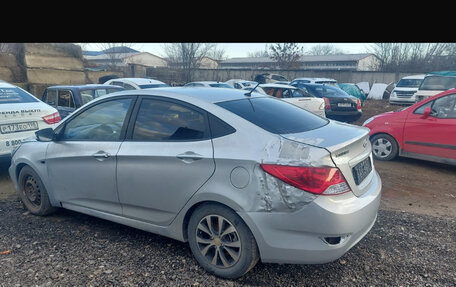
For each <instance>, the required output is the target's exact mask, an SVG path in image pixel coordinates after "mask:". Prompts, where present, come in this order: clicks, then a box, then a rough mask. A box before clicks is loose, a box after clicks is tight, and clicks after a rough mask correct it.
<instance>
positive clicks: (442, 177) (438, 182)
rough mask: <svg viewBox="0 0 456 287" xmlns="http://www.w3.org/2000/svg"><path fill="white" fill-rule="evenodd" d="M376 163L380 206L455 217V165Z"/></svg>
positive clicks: (0, 163) (2, 173)
mask: <svg viewBox="0 0 456 287" xmlns="http://www.w3.org/2000/svg"><path fill="white" fill-rule="evenodd" d="M402 107H403V106H398V105H390V104H389V103H388V101H387V100H382V101H375V100H367V101H366V102H365V104H364V106H363V116H362V117H361V118H360V119H359V120H357V121H356V122H354V123H353V124H356V125H362V123H363V122H364V121H365V120H366V119H368V118H369V117H371V116H373V115H376V114H379V113H382V112H387V111H392V110H397V109H399V108H402ZM8 166H9V161H7V160H2V159H0V201H1V200H14V199H17V195H16V192H15V190H14V187H13V184H12V182H11V180H10V179H9V176H8ZM374 166H375V168H376V169H377V171H378V173H379V174H380V177H381V179H382V183H383V188H382V204H381V208H383V209H389V210H397V211H404V212H411V213H417V214H426V215H433V216H451V217H456V188H455V187H456V166H450V165H445V164H438V163H432V162H428V161H423V160H416V159H408V158H397V159H395V160H394V161H390V162H383V161H377V160H376V161H375V162H374Z"/></svg>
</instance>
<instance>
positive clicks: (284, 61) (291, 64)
mask: <svg viewBox="0 0 456 287" xmlns="http://www.w3.org/2000/svg"><path fill="white" fill-rule="evenodd" d="M303 50H304V49H303V47H302V46H299V45H298V44H297V43H276V44H272V45H271V46H269V57H270V58H271V59H273V60H275V61H277V65H278V66H279V67H280V68H282V69H291V68H298V67H299V59H300V58H301V57H302V55H303V53H304V52H303Z"/></svg>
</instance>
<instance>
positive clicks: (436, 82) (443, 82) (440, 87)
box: [420, 76, 456, 91]
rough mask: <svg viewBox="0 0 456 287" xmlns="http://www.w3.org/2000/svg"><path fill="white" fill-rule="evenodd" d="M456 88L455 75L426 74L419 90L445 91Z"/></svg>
mask: <svg viewBox="0 0 456 287" xmlns="http://www.w3.org/2000/svg"><path fill="white" fill-rule="evenodd" d="M452 88H456V77H442V76H428V77H426V78H424V80H423V82H422V83H421V86H420V90H428V91H430V90H437V91H446V90H448V89H452Z"/></svg>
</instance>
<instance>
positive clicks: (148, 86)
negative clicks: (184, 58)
mask: <svg viewBox="0 0 456 287" xmlns="http://www.w3.org/2000/svg"><path fill="white" fill-rule="evenodd" d="M139 87H140V88H141V89H150V88H160V87H169V86H168V85H167V84H153V85H152V84H150V85H139ZM125 88H126V87H125Z"/></svg>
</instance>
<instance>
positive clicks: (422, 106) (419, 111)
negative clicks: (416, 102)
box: [413, 101, 434, 115]
mask: <svg viewBox="0 0 456 287" xmlns="http://www.w3.org/2000/svg"><path fill="white" fill-rule="evenodd" d="M433 103H434V102H433V101H430V102H427V103H426V104H424V105H421V106H420V107H419V108H418V109H416V110H415V111H414V112H413V113H414V114H418V115H422V114H423V113H424V108H426V107H430V106H432V104H433Z"/></svg>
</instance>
